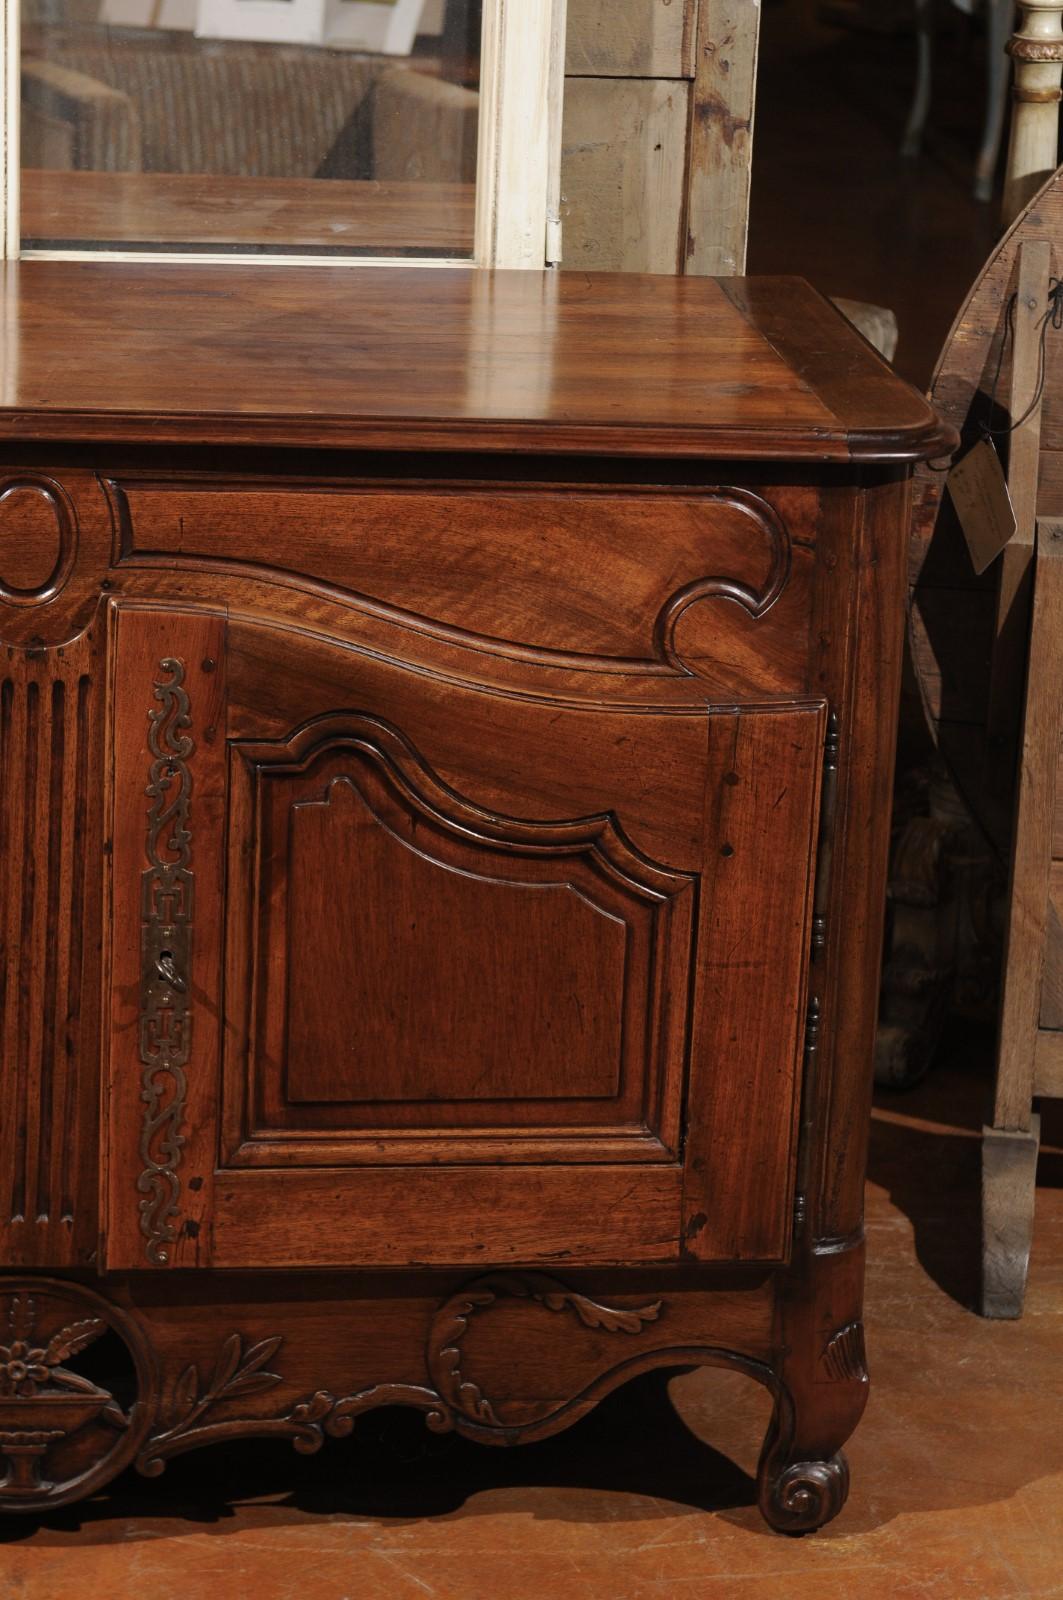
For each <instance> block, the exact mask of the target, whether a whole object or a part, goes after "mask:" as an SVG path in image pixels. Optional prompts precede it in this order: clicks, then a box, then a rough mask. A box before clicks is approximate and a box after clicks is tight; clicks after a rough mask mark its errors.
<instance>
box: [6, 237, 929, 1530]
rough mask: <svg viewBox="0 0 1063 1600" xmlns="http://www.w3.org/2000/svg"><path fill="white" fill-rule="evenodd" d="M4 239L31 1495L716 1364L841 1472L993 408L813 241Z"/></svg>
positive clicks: (796, 1454) (859, 1390) (781, 1520)
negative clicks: (820, 269) (956, 381)
mask: <svg viewBox="0 0 1063 1600" xmlns="http://www.w3.org/2000/svg"><path fill="white" fill-rule="evenodd" d="M4 291H5V295H6V300H5V304H4V307H3V314H4V326H5V328H6V329H7V330H8V339H7V340H5V344H4V347H3V349H4V351H5V352H7V351H11V350H14V351H15V352H17V360H14V361H12V363H11V366H10V368H9V369H8V370H5V371H4V372H3V373H2V374H0V377H2V380H3V383H2V390H0V392H2V393H3V395H4V404H3V406H2V407H0V440H2V444H0V628H2V634H3V639H4V643H5V646H6V649H7V655H6V658H5V665H4V673H3V677H2V680H0V745H2V751H3V755H4V773H5V780H4V784H3V787H2V789H0V840H2V842H3V848H2V850H0V864H2V867H3V871H2V874H0V926H2V927H3V929H4V930H5V938H4V941H3V944H2V946H0V949H2V951H3V952H5V956H4V960H5V965H4V966H3V969H2V971H0V999H2V1003H3V1010H2V1012H0V1026H2V1044H3V1048H2V1049H0V1097H2V1102H3V1104H4V1105H5V1107H6V1108H7V1112H6V1114H5V1116H4V1118H3V1119H2V1121H0V1172H2V1173H3V1174H4V1175H5V1187H4V1204H3V1208H2V1211H0V1264H2V1269H3V1270H2V1273H0V1318H2V1320H3V1321H5V1322H6V1323H7V1324H8V1325H9V1328H10V1338H11V1339H12V1340H14V1341H15V1342H16V1343H17V1342H19V1341H22V1342H23V1343H26V1344H27V1345H28V1347H29V1348H31V1349H32V1350H34V1351H38V1352H40V1354H39V1355H35V1356H34V1357H33V1358H32V1361H31V1363H30V1365H31V1367H32V1371H29V1370H27V1372H26V1373H25V1374H24V1375H16V1376H17V1381H14V1380H13V1381H12V1383H11V1384H10V1385H9V1386H8V1387H7V1388H6V1389H5V1390H4V1392H3V1394H2V1395H0V1451H2V1452H3V1453H4V1454H5V1455H6V1457H7V1461H8V1476H7V1478H6V1479H5V1480H4V1481H3V1483H0V1509H3V1510H4V1511H20V1510H21V1511H30V1510H39V1509H43V1508H46V1507H51V1506H57V1505H60V1504H62V1503H64V1502H66V1501H70V1500H75V1499H77V1498H78V1497H79V1496H81V1495H83V1494H86V1493H89V1492H91V1491H92V1490H93V1489H94V1488H95V1487H96V1486H98V1485H99V1484H101V1483H103V1482H105V1481H106V1480H107V1479H108V1478H109V1477H111V1476H113V1474H114V1473H116V1472H117V1471H118V1470H119V1468H120V1467H122V1466H124V1465H127V1464H129V1463H135V1464H136V1465H137V1466H138V1467H139V1470H140V1471H142V1472H144V1473H147V1474H148V1475H153V1474H157V1473H158V1472H160V1471H162V1469H163V1467H164V1465H165V1463H166V1462H167V1461H168V1460H169V1459H170V1458H171V1457H172V1456H174V1455H176V1454H178V1453H181V1452H183V1451H185V1450H189V1449H193V1448H196V1447H198V1446H201V1445H207V1444H210V1443H213V1442H216V1441H218V1440H222V1439H227V1438H234V1437H238V1436H241V1435H256V1434H261V1435H263V1436H266V1437H283V1438H290V1439H292V1440H293V1441H294V1442H295V1444H296V1446H297V1448H300V1449H303V1450H312V1449H315V1448H316V1447H317V1446H318V1445H319V1444H320V1442H321V1440H322V1437H323V1435H324V1433H331V1434H334V1435H342V1434H345V1433H348V1432H349V1431H350V1430H351V1427H352V1426H353V1424H354V1422H355V1420H356V1418H357V1417H359V1416H360V1415H362V1414H363V1413H364V1412H366V1411H368V1410H370V1409H371V1408H373V1407H374V1406H379V1405H388V1404H399V1405H407V1406H412V1407H415V1408H417V1409H419V1410H421V1411H423V1412H424V1413H425V1417H426V1421H427V1424H428V1426H429V1427H430V1428H434V1429H436V1430H439V1431H445V1430H447V1429H457V1430H458V1431H460V1432H461V1433H463V1434H465V1435H467V1436H468V1437H470V1438H474V1439H480V1440H483V1441H484V1442H487V1443H493V1444H515V1443H518V1442H520V1441H522V1440H529V1439H534V1438H538V1437H542V1436H544V1435H545V1434H548V1433H551V1432H555V1431H557V1430H559V1429H561V1428H563V1427H566V1426H567V1425H569V1424H570V1423H572V1422H574V1421H576V1420H577V1419H578V1418H579V1417H580V1416H582V1415H584V1414H585V1413H586V1412H587V1410H588V1409H589V1408H590V1407H591V1406H593V1405H594V1404H595V1402H596V1401H597V1400H598V1399H599V1398H600V1397H601V1396H602V1395H603V1394H605V1393H606V1392H608V1390H609V1389H611V1388H613V1387H614V1386H615V1385H617V1384H618V1383H620V1382H622V1381H624V1380H625V1379H626V1378H628V1377H630V1376H633V1375H634V1374H636V1373H638V1372H642V1371H645V1370H647V1369H648V1368H651V1367H654V1366H668V1365H671V1366H674V1365H688V1364H699V1363H709V1364H717V1365H723V1366H725V1367H729V1368H732V1369H734V1370H738V1371H741V1372H743V1373H746V1374H747V1375H748V1376H750V1377H751V1378H753V1379H754V1380H756V1381H758V1382H760V1383H761V1384H763V1385H764V1387H765V1388H766V1389H767V1390H768V1392H769V1393H770V1394H771V1396H772V1399H773V1404H774V1414H773V1420H772V1423H771V1427H770V1431H769V1434H768V1437H767V1440H766V1443H765V1447H764V1453H763V1456H762V1460H761V1467H760V1473H759V1485H760V1487H759V1493H760V1501H761V1506H762V1509H763V1511H764V1514H765V1516H766V1517H767V1518H768V1520H769V1521H770V1522H771V1523H772V1524H773V1525H774V1526H776V1527H778V1528H781V1529H786V1530H803V1529H806V1528H811V1527H815V1526H817V1525H819V1524H820V1523H822V1522H823V1521H825V1520H826V1519H827V1518H829V1517H830V1516H832V1515H834V1513H835V1512H836V1511H837V1510H838V1509H839V1508H840V1506H841V1505H842V1503H843V1502H844V1499H845V1495H846V1490H847V1482H848V1480H847V1469H846V1467H845V1463H844V1459H843V1457H842V1456H841V1454H840V1447H841V1446H842V1444H843V1442H844V1440H845V1439H846V1437H847V1436H848V1434H849V1433H850V1431H851V1430H852V1428H853V1427H854V1426H855V1424H856V1422H857V1420H858V1419H859V1416H860V1414H861V1412H862V1410H863V1407H864V1404H865V1400H866V1396H867V1375H866V1371H865V1365H864V1354H863V1330H862V1325H861V1292H862V1289H861V1286H862V1261H863V1237H862V1226H861V1216H862V1196H863V1173H864V1159H865V1150H866V1140H867V1130H868V1101H869V1088H870V1054H871V1039H872V1033H873V1026H874V999H875V992H876V983H875V976H876V972H877V963H878V953H879V936H880V929H881V908H882V891H883V877H884V869H885V847H886V833H887V826H888V818H887V815H886V813H885V810H884V808H883V805H882V797H883V795H884V794H886V793H887V792H888V788H889V774H890V766H891V762H892V755H893V738H894V721H895V708H896V696H897V685H898V675H899V662H900V644H901V622H902V596H903V560H904V534H905V529H906V526H907V518H908V510H909V474H910V467H911V463H912V461H913V460H916V459H918V458H920V457H921V456H923V455H927V454H931V455H935V454H938V453H939V452H940V451H942V450H944V449H947V448H949V446H950V445H951V443H952V439H951V436H950V435H949V433H948V432H947V430H946V431H944V432H943V431H942V429H941V427H940V425H939V424H938V422H937V420H936V418H935V417H934V416H933V413H932V412H931V411H930V409H929V407H928V406H927V405H926V403H925V401H924V400H923V399H922V398H921V397H920V396H918V395H916V394H915V393H914V392H913V391H912V390H910V389H908V388H907V387H906V386H905V385H904V384H902V383H901V382H900V381H899V380H897V379H896V377H895V376H894V375H893V374H892V373H891V372H890V371H889V369H888V368H887V367H886V366H885V365H884V364H883V363H881V362H880V361H879V360H878V358H877V357H875V356H874V355H873V353H872V352H871V351H870V350H869V348H868V347H867V346H866V345H865V344H864V342H863V341H862V340H860V339H858V338H857V336H856V335H855V334H853V333H852V332H851V331H850V330H849V329H848V328H847V327H846V325H845V324H844V323H843V322H842V321H841V320H840V319H839V318H838V317H837V315H836V313H835V312H833V311H832V310H831V309H830V308H829V307H828V306H826V305H825V303H824V302H822V301H821V300H819V299H818V298H817V297H816V296H815V295H814V294H813V293H812V292H811V291H810V290H809V289H807V288H806V287H805V286H804V285H802V284H801V283H800V282H799V281H798V280H764V281H757V280H741V279H737V280H728V281H723V282H719V283H717V282H714V281H709V280H703V279H696V278H690V279H674V278H666V277H645V278H640V277H637V276H628V277H609V276H605V277H594V276H593V275H584V274H565V273H560V274H558V273H554V274H538V273H515V272H509V273H507V272H502V273H497V274H491V273H486V272H483V273H470V272H455V271H450V272H448V271H437V272H423V271H417V270H416V269H408V270H407V271H405V272H400V271H396V272H389V273H387V274H382V273H381V274H378V273H368V272H367V273H365V274H362V275H361V276H360V277H359V278H358V281H357V284H355V279H354V276H353V275H352V274H351V272H350V270H349V269H346V268H332V269H329V268H327V267H322V268H315V267H303V268H300V269H299V270H298V271H288V272H285V271H284V270H283V269H275V268H268V267H263V268H262V269H261V270H260V271H257V272H254V273H234V272H233V271H232V270H231V269H229V268H224V267H223V268H218V269H214V268H205V267H189V266H186V267H180V266H159V267H157V268H154V269H152V270H151V271H148V270H147V269H145V268H143V267H137V266H121V265H117V264H105V263H100V264H86V263H62V262H41V261H28V262H23V263H21V265H20V267H19V270H18V272H17V273H12V274H9V275H8V277H7V278H6V279H5V280H4ZM160 307H165V315H164V316H161V315H160ZM73 330H76V337H75V336H74V333H73ZM0 359H3V357H2V356H0ZM57 371H59V372H60V373H61V376H60V378H59V379H58V380H57V379H55V377H54V374H55V373H56V372H57ZM45 377H47V380H48V381H47V383H46V384H45V382H44V379H45ZM108 1335H109V1337H108Z"/></svg>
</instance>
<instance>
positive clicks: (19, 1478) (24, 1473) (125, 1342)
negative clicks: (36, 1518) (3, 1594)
mask: <svg viewBox="0 0 1063 1600" xmlns="http://www.w3.org/2000/svg"><path fill="white" fill-rule="evenodd" d="M108 1333H110V1334H114V1335H116V1336H117V1339H118V1341H119V1342H120V1345H121V1346H124V1352H123V1354H122V1356H119V1355H117V1354H116V1353H112V1357H111V1358H110V1359H109V1360H108V1362H107V1372H108V1375H109V1376H108V1382H113V1381H114V1380H113V1379H112V1378H111V1377H110V1374H111V1373H112V1372H114V1373H116V1374H120V1372H121V1367H122V1365H123V1359H124V1363H125V1366H126V1369H127V1372H128V1371H129V1369H131V1373H130V1377H131V1387H132V1390H133V1393H134V1396H135V1398H134V1399H133V1400H132V1402H131V1403H128V1404H124V1403H123V1402H122V1400H121V1399H120V1398H119V1397H118V1396H117V1395H116V1394H115V1393H113V1392H112V1391H111V1390H110V1389H108V1388H105V1387H103V1386H102V1384H100V1383H99V1382H97V1381H95V1380H94V1378H92V1377H90V1376H88V1375H86V1374H85V1373H84V1372H79V1371H78V1370H77V1367H78V1366H79V1365H80V1364H81V1362H82V1358H83V1357H84V1356H85V1355H86V1354H87V1353H88V1354H91V1352H92V1348H93V1346H95V1345H96V1343H97V1341H99V1340H101V1339H102V1338H103V1337H104V1336H105V1335H107V1334H108ZM156 1389H157V1384H156V1377H155V1369H154V1364H153V1362H152V1360H151V1355H150V1351H149V1349H148V1346H147V1343H146V1341H145V1339H144V1337H143V1334H142V1333H141V1332H140V1330H139V1328H138V1327H137V1325H136V1324H135V1323H134V1322H133V1321H132V1319H131V1318H129V1317H127V1316H126V1315H125V1314H124V1313H123V1312H121V1311H119V1310H118V1309H117V1307H115V1306H112V1305H109V1304H108V1303H107V1302H106V1301H105V1300H103V1299H101V1297H100V1296H99V1295H96V1294H93V1293H92V1291H91V1290H88V1289H83V1288H81V1287H80V1286H79V1285H78V1284H73V1283H59V1282H53V1281H51V1280H50V1279H47V1278H18V1277H16V1278H4V1279H0V1458H2V1460H3V1463H4V1465H5V1467H6V1475H5V1476H4V1477H3V1478H2V1479H0V1512H14V1511H44V1510H51V1509H52V1508H53V1507H56V1506H61V1505H66V1504H67V1503H68V1502H69V1501H71V1500H78V1499H81V1498H82V1496H84V1495H87V1494H91V1493H92V1492H93V1491H94V1490H95V1489H98V1488H99V1487H100V1486H101V1485H102V1484H104V1483H107V1482H108V1481H109V1480H110V1479H111V1478H113V1477H114V1476H115V1475H116V1474H117V1473H118V1472H120V1471H121V1470H122V1469H123V1467H125V1466H127V1465H128V1463H129V1462H130V1461H131V1460H132V1458H133V1457H134V1456H135V1454H136V1452H137V1451H138V1449H139V1448H140V1446H141V1444H142V1443H143V1440H144V1437H145V1435H146V1433H147V1431H148V1429H149V1427H150V1424H151V1419H152V1408H153V1406H154V1402H155V1396H156Z"/></svg>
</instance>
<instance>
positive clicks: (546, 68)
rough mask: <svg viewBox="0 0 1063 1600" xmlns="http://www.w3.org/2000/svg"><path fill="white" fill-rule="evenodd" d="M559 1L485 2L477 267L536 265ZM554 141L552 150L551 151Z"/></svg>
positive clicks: (555, 154) (554, 154)
mask: <svg viewBox="0 0 1063 1600" xmlns="http://www.w3.org/2000/svg"><path fill="white" fill-rule="evenodd" d="M564 16H565V0H487V3H486V4H485V5H484V20H483V49H482V54H481V63H482V69H481V77H480V94H481V96H482V102H483V103H482V106H481V110H480V147H479V152H478V156H477V172H476V246H475V256H476V261H477V264H478V265H481V266H494V267H542V265H543V263H544V261H545V259H546V221H547V215H548V202H549V199H550V196H551V193H552V191H553V185H552V183H551V178H550V173H551V162H552V161H555V162H556V161H557V160H559V158H560V150H559V146H560V141H559V140H558V139H557V138H556V116H555V115H553V114H552V113H553V110H554V107H555V104H556V102H555V101H554V99H553V95H555V94H557V93H559V92H560V88H559V86H558V84H556V83H553V82H552V80H553V79H555V78H557V76H558V73H559V68H560V64H561V63H562V62H563V61H564V33H563V31H562V32H560V33H559V31H558V30H559V29H560V30H563V28H564ZM555 145H557V146H558V148H557V149H556V150H555V148H554V147H555Z"/></svg>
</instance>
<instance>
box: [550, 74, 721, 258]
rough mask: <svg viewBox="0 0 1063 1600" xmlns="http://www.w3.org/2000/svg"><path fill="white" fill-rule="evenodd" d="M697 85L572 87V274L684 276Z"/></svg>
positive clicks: (565, 219)
mask: <svg viewBox="0 0 1063 1600" xmlns="http://www.w3.org/2000/svg"><path fill="white" fill-rule="evenodd" d="M689 103H690V89H689V85H687V84H685V83H679V82H674V81H668V80H664V81H657V80H654V79H642V80H640V79H629V78H573V79H570V80H568V83H567V87H566V93H565V115H564V131H563V135H562V148H561V195H562V225H563V229H564V250H565V266H566V267H569V268H586V269H587V270H588V271H596V272H602V271H618V272H660V273H674V272H676V271H678V270H679V255H680V226H681V219H682V214H683V188H684V180H685V165H686V139H687V119H688V114H689Z"/></svg>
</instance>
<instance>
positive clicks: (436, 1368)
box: [427, 1273, 661, 1428]
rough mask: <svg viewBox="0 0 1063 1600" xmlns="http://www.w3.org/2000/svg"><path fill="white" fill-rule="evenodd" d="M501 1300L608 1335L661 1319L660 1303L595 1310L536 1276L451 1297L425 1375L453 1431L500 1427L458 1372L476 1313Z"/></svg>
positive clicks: (437, 1323)
mask: <svg viewBox="0 0 1063 1600" xmlns="http://www.w3.org/2000/svg"><path fill="white" fill-rule="evenodd" d="M501 1295H514V1296H517V1297H519V1298H522V1299H532V1300H537V1301H538V1302H539V1303H540V1304H541V1305H544V1306H545V1307H546V1308H547V1310H548V1311H564V1310H570V1311H573V1312H574V1313H575V1314H576V1316H577V1317H578V1318H579V1320H580V1321H581V1322H582V1323H583V1325H584V1327H586V1328H601V1329H602V1330H604V1331H605V1332H606V1333H628V1334H632V1333H639V1332H641V1330H642V1328H643V1327H644V1326H645V1324H646V1323H647V1322H655V1321H656V1320H657V1317H658V1315H659V1314H660V1309H661V1303H660V1301H659V1300H658V1301H656V1302H654V1303H653V1304H652V1305H647V1306H640V1307H638V1308H637V1309H635V1310H617V1309H615V1308H614V1307H611V1306H602V1305H598V1304H597V1303H596V1302H595V1301H593V1300H588V1299H587V1297H586V1296H585V1295H581V1294H575V1293H573V1291H572V1290H571V1289H566V1288H565V1287H564V1285H563V1284H561V1283H558V1282H557V1281H556V1280H555V1279H553V1278H548V1277H544V1276H541V1275H539V1274H532V1273H528V1274H523V1275H520V1276H517V1275H514V1274H510V1273H499V1274H495V1275H492V1276H490V1277H486V1278H480V1279H478V1280H477V1282H476V1283H475V1284H473V1285H471V1286H470V1287H469V1288H468V1289H467V1290H466V1291H465V1293H464V1294H457V1295H454V1296H453V1297H452V1298H451V1299H450V1300H448V1301H447V1303H446V1305H445V1306H443V1307H442V1309H441V1310H440V1311H439V1313H438V1315H437V1316H436V1318H435V1320H434V1322H433V1324H432V1332H431V1335H430V1337H429V1343H428V1352H427V1358H428V1370H429V1373H430V1374H431V1377H432V1381H433V1382H434V1383H435V1386H436V1389H437V1390H438V1392H439V1395H440V1396H441V1398H442V1400H443V1402H444V1405H445V1407H446V1412H447V1414H448V1415H449V1416H450V1417H451V1418H452V1419H453V1420H452V1421H451V1423H450V1425H451V1426H453V1425H454V1423H455V1422H456V1420H457V1419H458V1418H465V1419H466V1420H467V1421H469V1422H473V1423H476V1424H477V1425H479V1426H483V1425H486V1426H487V1427H490V1428H498V1427H501V1426H502V1424H501V1422H500V1421H499V1418H498V1415H497V1413H496V1411H495V1407H494V1405H493V1404H492V1402H491V1401H490V1400H488V1399H487V1397H486V1396H485V1395H484V1394H483V1393H482V1392H481V1390H480V1389H479V1387H478V1386H477V1384H475V1383H474V1382H472V1381H471V1380H470V1379H469V1378H467V1377H466V1376H465V1375H464V1374H463V1372H462V1367H461V1341H462V1339H463V1338H464V1335H465V1332H466V1330H467V1329H468V1326H469V1319H470V1317H472V1316H473V1315H474V1314H475V1313H476V1312H478V1311H482V1310H484V1309H485V1308H486V1307H487V1306H490V1305H493V1304H494V1302H495V1301H496V1300H497V1299H498V1298H499V1296H501Z"/></svg>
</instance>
